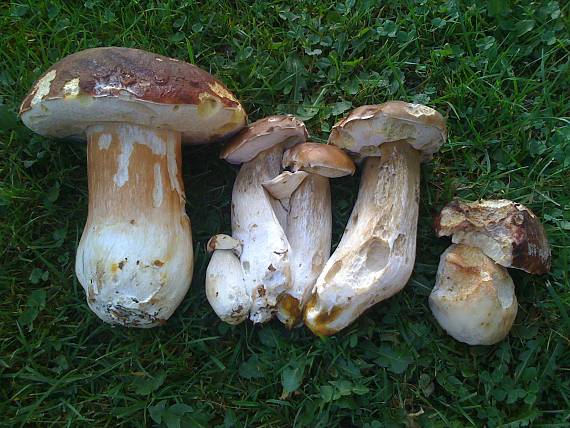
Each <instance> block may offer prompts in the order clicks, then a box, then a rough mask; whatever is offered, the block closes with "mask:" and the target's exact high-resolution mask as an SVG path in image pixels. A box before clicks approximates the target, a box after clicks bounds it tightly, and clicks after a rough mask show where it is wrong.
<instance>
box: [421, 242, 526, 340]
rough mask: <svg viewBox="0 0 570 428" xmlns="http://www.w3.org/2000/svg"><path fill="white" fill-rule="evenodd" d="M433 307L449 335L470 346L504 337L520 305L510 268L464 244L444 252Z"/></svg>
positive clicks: (433, 297)
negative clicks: (507, 268)
mask: <svg viewBox="0 0 570 428" xmlns="http://www.w3.org/2000/svg"><path fill="white" fill-rule="evenodd" d="M429 306H430V308H431V310H432V312H433V315H434V316H435V318H436V320H437V322H438V323H439V325H440V326H441V327H442V328H443V329H444V330H445V331H447V333H448V334H449V335H451V336H452V337H453V338H455V339H456V340H459V341H460V342H465V343H467V344H469V345H492V344H494V343H497V342H499V341H501V340H503V339H504V338H505V337H506V336H507V334H508V333H509V331H510V329H511V327H512V325H513V322H514V320H515V317H516V315H517V308H518V304H517V298H516V296H515V286H514V284H513V280H512V279H511V277H510V275H509V273H508V272H507V270H506V269H505V268H504V267H502V266H499V265H498V264H496V263H494V262H493V260H491V259H490V258H489V257H487V256H486V255H485V254H483V252H482V251H481V250H479V249H478V248H475V247H470V246H467V245H461V244H459V245H452V246H451V247H449V248H448V249H447V250H446V251H445V252H444V253H443V254H442V255H441V259H440V262H439V268H438V271H437V277H436V283H435V287H434V288H433V290H432V292H431V294H430V296H429Z"/></svg>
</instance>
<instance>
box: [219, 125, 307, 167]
mask: <svg viewBox="0 0 570 428" xmlns="http://www.w3.org/2000/svg"><path fill="white" fill-rule="evenodd" d="M308 136H309V134H308V133H307V129H306V128H305V124H304V123H303V122H302V121H300V120H299V119H297V118H296V117H295V116H292V115H281V116H269V117H266V118H263V119H260V120H258V121H256V122H254V123H252V124H251V125H249V126H248V127H247V128H245V129H243V130H242V131H241V132H240V133H239V134H238V135H236V136H235V137H234V138H233V139H232V140H231V141H230V142H229V143H228V144H227V145H226V146H225V147H224V149H223V150H222V153H221V154H220V158H222V159H225V160H226V161H228V162H229V163H232V164H241V163H244V162H249V161H250V160H252V159H253V158H255V157H256V156H257V155H258V154H260V153H261V152H263V151H265V150H267V149H269V148H271V147H273V146H275V145H276V144H283V148H288V147H291V146H294V145H295V144H299V143H304V142H305V141H306V140H307V137H308Z"/></svg>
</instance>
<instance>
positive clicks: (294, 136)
mask: <svg viewBox="0 0 570 428" xmlns="http://www.w3.org/2000/svg"><path fill="white" fill-rule="evenodd" d="M306 139H307V131H306V129H305V125H304V124H303V122H301V121H299V120H297V119H295V118H294V117H293V116H271V117H267V118H265V119H261V120H258V121H257V122H255V123H253V124H252V125H250V126H249V127H247V128H246V129H245V130H243V131H242V132H241V133H240V134H238V135H237V136H236V137H235V138H234V139H233V140H232V141H231V142H230V144H229V145H227V146H226V147H225V148H224V150H223V152H222V154H221V158H222V159H225V160H226V161H228V162H229V163H232V164H242V166H241V168H240V171H239V173H238V175H237V177H236V181H235V183H234V188H233V192H232V235H233V237H234V238H235V239H237V240H239V241H240V242H241V243H242V244H243V251H242V254H241V258H240V262H241V265H242V268H243V273H244V278H245V283H246V290H247V293H248V295H249V296H250V298H251V301H252V304H251V309H250V319H251V320H252V321H253V322H255V323H263V322H266V321H269V320H270V319H271V318H272V317H273V315H274V313H275V311H276V306H277V299H278V297H279V295H280V294H281V293H283V292H284V291H286V290H287V289H288V288H289V286H290V282H291V271H290V265H289V253H290V250H291V248H290V246H289V242H288V240H287V237H286V235H285V232H284V230H283V227H282V224H284V222H285V221H286V212H285V210H284V209H283V208H282V207H281V206H280V204H279V201H277V200H275V199H274V198H273V197H271V196H270V195H269V194H268V193H267V191H266V190H265V189H264V188H263V186H262V183H264V182H266V181H269V180H271V179H273V178H275V177H276V176H277V175H279V174H280V173H281V159H282V156H283V151H284V150H285V149H286V148H288V147H291V146H293V145H295V144H298V143H303V142H305V140H306ZM278 212H280V214H278ZM228 274H229V272H228Z"/></svg>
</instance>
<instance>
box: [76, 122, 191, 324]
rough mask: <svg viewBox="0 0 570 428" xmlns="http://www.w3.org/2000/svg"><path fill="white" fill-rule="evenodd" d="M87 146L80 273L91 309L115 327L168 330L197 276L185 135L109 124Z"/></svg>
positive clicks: (91, 131) (94, 129)
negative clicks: (183, 154) (185, 179)
mask: <svg viewBox="0 0 570 428" xmlns="http://www.w3.org/2000/svg"><path fill="white" fill-rule="evenodd" d="M87 139H88V146H87V169H88V183H89V213H88V217H87V223H86V225H85V229H84V231H83V235H82V237H81V241H80V243H79V247H78V249H77V257H76V266H75V269H76V273H77V277H78V279H79V282H80V283H81V285H82V286H83V288H84V289H85V292H86V294H87V302H88V304H89V306H90V307H91V309H92V310H93V311H94V312H95V313H96V314H97V316H99V317H100V318H101V319H102V320H104V321H106V322H109V323H113V324H120V325H125V326H135V327H152V326H154V325H157V324H161V323H164V321H166V320H167V319H168V318H169V317H170V316H171V315H172V313H173V312H174V310H175V309H176V307H177V306H178V305H179V304H180V302H181V301H182V299H183V298H184V295H185V294H186V292H187V290H188V287H189V286H190V281H191V279H192V268H193V258H192V234H191V231H190V221H189V219H188V217H187V216H186V212H185V210H184V205H185V199H184V186H183V183H182V179H181V147H180V133H178V132H173V131H168V130H158V129H152V128H147V127H144V126H139V125H128V124H105V125H95V126H91V127H90V128H88V129H87Z"/></svg>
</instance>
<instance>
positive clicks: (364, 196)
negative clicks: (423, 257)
mask: <svg viewBox="0 0 570 428" xmlns="http://www.w3.org/2000/svg"><path fill="white" fill-rule="evenodd" d="M446 136H447V131H446V128H445V120H444V119H443V117H442V116H441V115H440V114H439V113H438V112H437V111H435V110H433V109H431V108H429V107H426V106H422V105H418V104H409V103H404V102H401V101H390V102H387V103H384V104H381V105H373V106H362V107H358V108H357V109H355V110H353V111H352V112H351V113H350V114H349V115H348V117H346V118H345V119H343V120H341V121H340V122H339V123H337V124H336V125H335V126H334V127H333V129H332V131H331V135H330V137H329V143H330V144H334V145H336V146H337V147H340V148H343V149H346V150H348V151H349V152H351V153H353V154H354V155H355V156H357V157H359V158H360V159H363V158H367V159H365V160H364V166H363V172H362V177H361V183H360V189H359V192H358V198H357V200H356V203H355V206H354V208H353V210H352V214H351V216H350V219H349V221H348V224H347V226H346V229H345V232H344V235H343V237H342V238H341V241H340V243H339V245H338V247H337V248H336V250H335V252H334V253H333V255H332V256H331V258H330V259H329V260H328V262H327V263H326V265H325V267H324V269H323V271H322V272H321V274H320V275H319V277H318V279H317V282H316V284H315V287H314V288H313V295H312V297H311V299H310V301H309V302H308V304H307V307H306V308H305V312H304V318H305V323H306V324H307V326H308V327H309V328H310V329H311V330H312V331H313V332H314V333H317V334H323V335H330V334H334V333H336V332H338V331H340V330H342V329H343V328H345V327H346V326H348V325H349V324H350V323H352V322H353V321H354V320H356V318H357V317H358V316H359V315H360V314H361V313H363V312H364V311H365V310H366V309H368V308H369V307H371V306H372V305H374V304H376V303H378V302H380V301H383V300H385V299H387V298H389V297H391V296H393V295H394V294H395V293H397V292H399V291H400V290H402V288H404V286H405V285H406V283H407V282H408V280H409V278H410V275H411V274H412V270H413V267H414V261H415V251H416V230H417V221H418V205H419V183H420V162H421V160H422V158H424V159H429V158H430V157H431V155H432V154H433V153H434V152H436V151H437V150H438V149H439V147H440V146H441V144H442V143H443V141H445V138H446Z"/></svg>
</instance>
